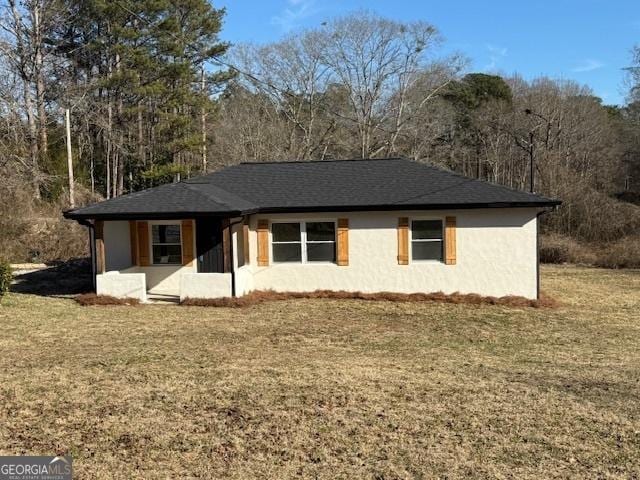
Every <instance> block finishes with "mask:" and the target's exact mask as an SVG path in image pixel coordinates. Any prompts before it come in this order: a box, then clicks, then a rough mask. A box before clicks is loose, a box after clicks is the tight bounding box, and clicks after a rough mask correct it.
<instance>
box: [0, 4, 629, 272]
mask: <svg viewBox="0 0 640 480" xmlns="http://www.w3.org/2000/svg"><path fill="white" fill-rule="evenodd" d="M0 8H1V11H0V15H1V17H0V69H1V74H0V178H1V181H0V257H7V258H8V259H10V260H12V261H14V262H21V261H51V260H56V259H67V258H70V257H73V256H81V255H85V254H86V232H84V231H83V229H82V228H81V227H79V226H77V225H74V224H73V223H72V222H68V221H65V220H63V219H62V217H61V212H62V210H64V209H66V208H69V206H70V204H71V201H72V200H74V204H75V205H76V206H77V205H81V204H85V203H88V202H92V201H97V200H100V199H105V198H111V197H115V196H119V195H123V194H127V193H130V192H133V191H137V190H141V189H144V188H148V187H152V186H156V185H159V184H162V183H166V182H173V181H179V180H181V179H184V178H187V177H191V176H194V175H200V174H202V173H206V172H212V171H215V170H217V169H220V168H222V167H224V166H227V165H231V164H235V163H238V162H240V161H243V160H253V161H256V160H258V161H259V160H265V161H266V160H269V161H273V160H292V159H295V160H311V159H332V158H368V157H371V158H375V157H388V156H406V157H409V158H413V159H416V160H418V161H421V162H428V163H431V164H434V165H438V166H441V167H443V168H448V169H451V170H454V171H457V172H460V173H462V174H464V175H467V176H471V177H475V178H480V179H483V180H486V181H489V182H494V183H499V184H502V185H506V186H509V187H512V188H517V189H523V190H528V189H529V187H530V183H531V178H530V173H529V171H530V165H531V161H532V159H533V161H534V164H535V186H534V188H535V191H536V192H538V193H541V194H543V195H546V196H549V197H553V198H559V199H562V200H563V202H564V204H563V205H562V207H561V208H560V209H559V210H558V211H556V212H554V213H552V214H549V215H546V216H545V217H543V218H544V223H543V229H544V232H545V233H546V234H547V235H546V236H545V250H544V252H543V257H544V258H545V259H547V260H550V261H577V262H587V263H596V264H602V265H606V266H634V265H635V266H640V240H639V238H640V237H639V235H640V206H638V204H639V203H640V48H639V47H635V48H633V49H632V50H631V54H630V57H629V68H628V76H627V77H628V88H629V95H628V103H627V104H626V105H625V106H607V105H603V104H602V101H601V100H600V99H599V98H597V97H595V96H594V95H593V93H592V91H591V90H590V89H589V87H588V86H584V85H579V84H577V83H574V82H572V81H559V80H554V79H550V78H545V77H541V78H537V79H534V80H530V81H527V80H525V79H523V78H521V77H518V76H508V77H506V76H498V75H487V74H483V73H470V72H469V71H468V69H467V61H466V59H465V58H464V56H463V55H462V54H460V55H453V56H445V55H442V54H441V53H440V52H441V48H440V47H441V45H442V39H441V37H440V35H439V32H438V30H437V28H436V27H435V26H433V25H430V24H428V23H426V22H422V21H419V22H412V23H401V22H397V21H393V20H388V19H385V18H381V17H379V16H377V15H375V14H373V13H369V12H357V13H355V14H353V15H349V16H346V17H341V18H336V19H333V20H330V21H327V22H324V23H323V24H322V25H320V26H319V27H318V28H314V29H309V30H303V31H298V32H295V33H293V34H291V35H289V36H287V37H285V38H283V39H281V40H280V41H278V42H275V43H271V44H266V45H265V44H261V45H250V44H245V45H233V46H231V45H229V44H228V43H225V42H224V30H223V29H222V26H223V19H224V13H225V12H224V10H222V9H216V8H214V7H213V6H212V5H211V4H210V3H209V2H207V1H206V0H171V1H169V0H137V1H133V0H83V1H78V0H23V1H18V0H2V1H1V2H0ZM629 47H631V46H629ZM65 110H68V111H69V118H70V133H71V136H70V138H71V143H70V146H71V154H72V158H73V163H72V166H73V172H74V182H73V183H72V184H71V185H72V186H73V187H74V188H73V189H72V190H73V195H70V183H69V168H68V163H67V144H66V136H65V124H64V119H65ZM70 197H72V198H70Z"/></svg>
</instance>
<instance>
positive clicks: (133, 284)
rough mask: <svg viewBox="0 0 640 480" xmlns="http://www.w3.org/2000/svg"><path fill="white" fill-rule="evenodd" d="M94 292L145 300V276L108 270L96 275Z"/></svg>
mask: <svg viewBox="0 0 640 480" xmlns="http://www.w3.org/2000/svg"><path fill="white" fill-rule="evenodd" d="M96 293H97V294H98V295H109V296H111V297H116V298H137V299H138V300H140V301H141V302H146V301H147V287H146V284H145V277H144V275H143V274H141V273H120V272H109V273H102V274H99V275H96Z"/></svg>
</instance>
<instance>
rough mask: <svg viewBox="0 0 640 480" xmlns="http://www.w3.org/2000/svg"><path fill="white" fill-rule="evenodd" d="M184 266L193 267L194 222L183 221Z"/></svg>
mask: <svg viewBox="0 0 640 480" xmlns="http://www.w3.org/2000/svg"><path fill="white" fill-rule="evenodd" d="M181 238H182V265H185V266H187V267H191V266H193V257H194V255H193V220H182V235H181Z"/></svg>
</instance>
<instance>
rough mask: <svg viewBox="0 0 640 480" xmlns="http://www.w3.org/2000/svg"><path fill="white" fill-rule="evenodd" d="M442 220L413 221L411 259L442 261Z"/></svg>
mask: <svg viewBox="0 0 640 480" xmlns="http://www.w3.org/2000/svg"><path fill="white" fill-rule="evenodd" d="M442 238H443V237H442V220H414V221H412V222H411V259H412V260H437V261H439V262H441V261H442V257H443V254H442V249H443V243H444V242H443V241H442Z"/></svg>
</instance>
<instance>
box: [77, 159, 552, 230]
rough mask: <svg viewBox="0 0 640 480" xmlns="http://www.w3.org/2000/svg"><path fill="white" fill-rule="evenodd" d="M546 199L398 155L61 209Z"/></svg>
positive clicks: (136, 211) (409, 205) (207, 178)
mask: <svg viewBox="0 0 640 480" xmlns="http://www.w3.org/2000/svg"><path fill="white" fill-rule="evenodd" d="M559 203H560V202H559V201H557V200H550V199H548V198H545V197H542V196H540V195H535V194H531V193H527V192H522V191H518V190H512V189H510V188H507V187H503V186H500V185H495V184H491V183H488V182H484V181H479V180H475V179H471V178H467V177H463V176H461V175H458V174H455V173H451V172H448V171H446V170H442V169H439V168H436V167H432V166H429V165H426V164H423V163H418V162H414V161H411V160H407V159H403V158H390V159H380V160H330V161H313V162H272V163H271V162H264V163H241V164H239V165H234V166H232V167H228V168H225V169H223V170H220V171H218V172H215V173H211V174H209V175H204V176H201V177H196V178H192V179H189V180H186V181H183V182H180V183H174V184H169V185H163V186H160V187H156V188H152V189H148V190H143V191H141V192H136V193H132V194H129V195H124V196H122V197H118V198H114V199H111V200H107V201H104V202H101V203H97V204H94V205H91V206H88V207H83V208H79V209H76V210H73V211H70V212H66V213H65V216H67V217H68V218H77V219H80V218H116V217H120V218H124V217H127V216H129V217H131V218H133V217H134V216H140V215H142V214H144V215H145V216H147V217H149V218H153V217H158V218H161V217H165V218H166V217H167V216H168V215H174V216H182V217H183V216H187V215H189V214H193V215H198V214H201V215H203V214H209V215H221V216H222V215H238V214H246V213H254V212H284V211H291V212H295V211H320V210H324V211H329V210H336V211H337V210H340V211H348V210H401V209H425V210H427V209H438V208H482V207H487V208H491V207H518V206H531V207H546V206H552V205H558V204H559Z"/></svg>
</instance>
